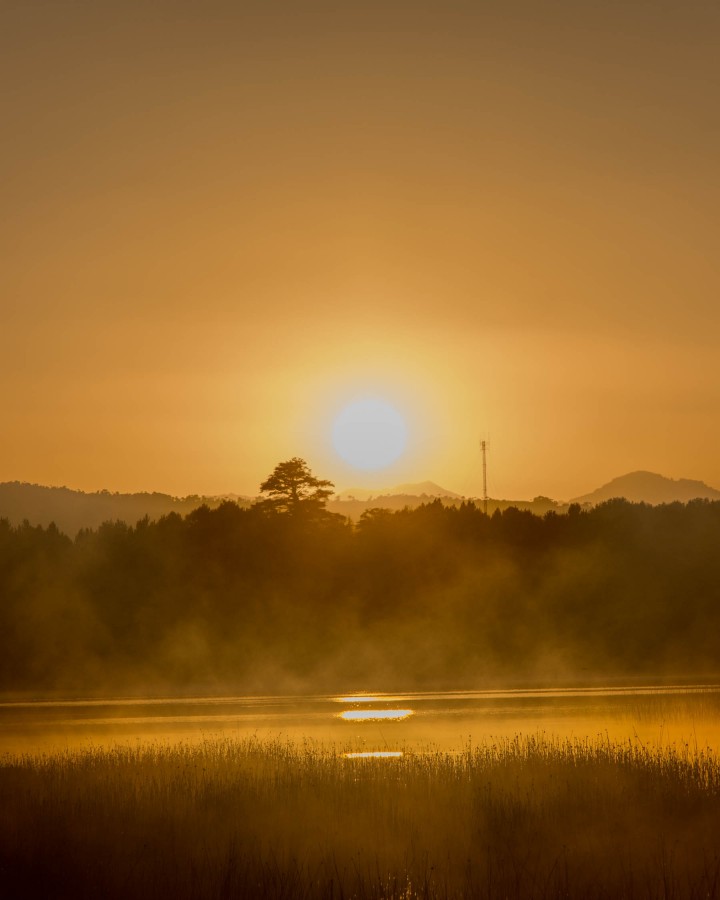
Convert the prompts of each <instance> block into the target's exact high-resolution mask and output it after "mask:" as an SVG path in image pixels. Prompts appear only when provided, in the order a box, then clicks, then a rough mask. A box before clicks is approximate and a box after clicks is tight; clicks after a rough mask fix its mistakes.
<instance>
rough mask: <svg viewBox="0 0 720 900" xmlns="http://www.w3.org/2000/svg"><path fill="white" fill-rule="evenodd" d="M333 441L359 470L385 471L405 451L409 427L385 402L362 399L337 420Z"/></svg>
mask: <svg viewBox="0 0 720 900" xmlns="http://www.w3.org/2000/svg"><path fill="white" fill-rule="evenodd" d="M332 442H333V446H334V448H335V450H336V452H337V453H338V454H339V456H341V457H342V458H343V459H344V460H345V462H347V463H349V464H350V465H351V466H354V467H355V468H356V469H365V470H367V471H372V470H375V469H382V468H385V466H389V465H390V464H391V463H393V462H395V460H396V459H398V458H399V457H400V456H401V455H402V454H403V452H404V451H405V447H406V445H407V425H406V424H405V419H404V418H403V417H402V415H401V414H400V413H399V412H398V411H397V410H396V409H395V407H394V406H391V405H390V404H389V403H387V402H386V401H385V400H379V399H366V400H358V401H356V402H355V403H351V404H350V405H349V406H346V407H345V409H343V411H342V412H341V413H340V414H339V415H338V416H337V418H336V419H335V421H334V423H333V428H332Z"/></svg>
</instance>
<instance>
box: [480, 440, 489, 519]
mask: <svg viewBox="0 0 720 900" xmlns="http://www.w3.org/2000/svg"><path fill="white" fill-rule="evenodd" d="M486 445H487V442H486V441H480V448H481V449H482V458H483V512H484V513H485V515H487V501H488V495H487V450H486Z"/></svg>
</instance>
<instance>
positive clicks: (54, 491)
mask: <svg viewBox="0 0 720 900" xmlns="http://www.w3.org/2000/svg"><path fill="white" fill-rule="evenodd" d="M223 500H235V501H236V502H238V503H240V504H241V505H244V504H249V502H250V501H249V500H247V499H246V498H243V497H239V496H237V495H236V494H233V495H230V494H228V495H224V496H221V497H200V496H197V495H193V496H190V497H172V496H170V495H169V494H158V493H152V494H145V493H142V494H118V493H115V494H111V493H110V492H109V491H97V492H95V493H91V494H86V493H85V492H84V491H73V490H71V489H70V488H66V487H44V486H43V485H39V484H25V483H22V482H19V481H9V482H4V483H2V484H0V519H9V521H10V522H11V524H13V525H19V524H20V523H21V522H23V521H24V520H25V519H27V521H28V522H30V524H31V525H43V526H47V525H49V524H50V523H51V522H54V523H55V524H56V525H57V527H58V528H59V529H60V531H63V532H65V534H69V535H70V536H71V537H74V536H75V535H76V534H77V533H78V531H80V529H81V528H97V527H98V525H101V524H102V523H103V522H107V521H116V520H120V521H122V522H127V523H128V524H130V525H134V524H135V523H136V522H138V521H139V520H140V519H144V518H145V516H147V517H148V518H150V519H159V518H160V517H161V516H165V515H167V514H168V513H171V512H176V513H178V514H179V515H181V516H185V515H187V514H188V513H189V512H192V510H194V509H197V507H198V506H202V505H203V504H206V505H207V506H209V507H211V508H215V507H217V506H219V505H220V504H221V503H222V502H223Z"/></svg>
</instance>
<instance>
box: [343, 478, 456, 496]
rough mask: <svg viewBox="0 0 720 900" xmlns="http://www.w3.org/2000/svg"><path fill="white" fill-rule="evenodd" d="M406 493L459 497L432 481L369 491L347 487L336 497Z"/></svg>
mask: <svg viewBox="0 0 720 900" xmlns="http://www.w3.org/2000/svg"><path fill="white" fill-rule="evenodd" d="M401 495H406V496H408V497H460V494H456V493H455V492H454V491H448V490H447V489H446V488H444V487H440V485H439V484H435V482H434V481H419V482H417V483H415V484H398V485H396V486H395V487H392V488H385V489H384V490H379V491H372V490H371V491H369V490H367V489H366V488H348V489H347V490H345V491H338V497H339V498H340V499H341V500H348V499H350V498H353V499H355V500H370V499H371V498H372V497H397V496H401Z"/></svg>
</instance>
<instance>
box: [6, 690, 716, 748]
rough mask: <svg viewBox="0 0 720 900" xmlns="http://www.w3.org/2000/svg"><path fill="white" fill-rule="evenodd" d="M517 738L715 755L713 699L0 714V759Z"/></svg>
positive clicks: (111, 703)
mask: <svg viewBox="0 0 720 900" xmlns="http://www.w3.org/2000/svg"><path fill="white" fill-rule="evenodd" d="M517 734H524V735H533V734H544V735H546V736H549V737H551V736H555V737H559V738H561V739H562V738H584V737H588V738H590V739H596V738H600V739H603V738H604V739H607V740H612V741H624V740H628V739H639V740H641V741H643V742H644V743H647V744H653V745H657V746H667V745H673V744H676V745H681V744H688V745H690V746H692V747H694V748H696V749H705V748H717V747H720V687H717V686H707V685H705V686H703V685H697V686H681V687H666V686H658V687H647V686H646V687H643V688H633V687H626V688H622V687H621V688H618V687H607V688H597V687H596V688H588V689H567V690H526V691H484V692H483V691H458V692H424V693H417V692H416V693H405V694H374V695H372V696H369V695H362V694H360V695H357V696H344V697H338V696H332V695H316V696H304V697H215V698H196V699H170V698H166V699H163V698H154V699H145V700H142V699H135V700H128V699H117V700H86V701H83V700H79V701H70V702H68V701H46V702H36V703H3V704H0V754H3V753H4V754H8V753H9V754H21V753H31V752H35V751H39V750H41V751H43V752H48V751H52V750H58V749H66V748H80V747H87V746H93V747H110V746H112V745H115V744H118V743H119V744H126V743H133V744H134V743H136V742H138V741H143V742H146V741H159V742H172V741H178V740H180V741H184V742H187V743H190V744H194V743H202V742H204V741H206V740H208V739H211V738H215V737H222V738H238V739H242V738H247V737H256V738H259V739H271V740H274V739H281V740H288V741H293V742H300V743H302V742H305V741H312V742H318V743H321V744H323V745H326V746H332V747H335V748H336V749H340V750H345V751H347V752H352V753H365V754H368V753H371V754H374V755H377V754H383V755H385V756H387V754H398V753H403V752H405V751H408V750H412V751H415V752H417V751H422V750H429V749H439V750H448V751H453V750H462V749H466V748H467V746H468V745H472V743H473V742H474V743H479V742H482V741H487V740H492V739H495V738H496V739H500V738H507V737H512V736H514V735H517Z"/></svg>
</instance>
